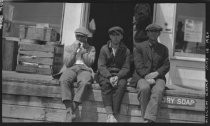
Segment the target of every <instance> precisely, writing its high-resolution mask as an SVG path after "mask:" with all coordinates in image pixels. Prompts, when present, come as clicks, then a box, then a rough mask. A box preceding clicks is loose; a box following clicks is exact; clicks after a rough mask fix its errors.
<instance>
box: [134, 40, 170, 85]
mask: <svg viewBox="0 0 210 126" xmlns="http://www.w3.org/2000/svg"><path fill="white" fill-rule="evenodd" d="M133 55H134V64H135V71H134V74H133V77H132V79H131V82H130V86H132V87H136V84H137V82H138V80H139V79H141V78H144V77H145V76H146V75H147V74H149V73H151V72H155V71H157V72H158V73H159V75H158V77H157V78H161V79H164V80H165V81H166V78H165V75H166V73H167V72H168V71H169V69H170V62H169V56H168V48H167V47H166V46H164V45H163V44H161V43H157V44H156V45H155V46H154V53H153V56H152V52H151V48H150V45H149V40H147V41H144V42H142V43H139V44H137V45H136V47H134V50H133ZM157 78H155V79H157Z"/></svg>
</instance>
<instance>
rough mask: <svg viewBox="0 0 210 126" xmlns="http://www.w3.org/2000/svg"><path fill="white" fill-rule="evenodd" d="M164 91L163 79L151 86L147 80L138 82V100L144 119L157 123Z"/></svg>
mask: <svg viewBox="0 0 210 126" xmlns="http://www.w3.org/2000/svg"><path fill="white" fill-rule="evenodd" d="M164 89H165V81H164V80H163V79H157V80H156V83H155V84H149V83H148V82H147V81H146V80H145V79H140V80H139V81H138V83H137V90H138V100H139V102H140V106H141V113H142V117H143V118H144V119H149V120H152V121H156V117H157V114H158V110H159V107H160V104H161V102H162V98H163V92H164Z"/></svg>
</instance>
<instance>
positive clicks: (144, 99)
mask: <svg viewBox="0 0 210 126" xmlns="http://www.w3.org/2000/svg"><path fill="white" fill-rule="evenodd" d="M145 30H146V31H147V36H148V38H149V39H148V40H147V41H144V42H142V43H138V44H137V45H136V47H135V48H134V51H133V53H134V64H135V72H134V75H133V77H132V80H131V82H130V86H133V87H135V88H137V90H138V100H139V102H140V106H141V112H142V117H143V118H144V119H145V121H146V122H155V121H156V116H157V114H158V109H159V106H160V104H161V101H162V98H163V92H164V89H165V83H166V78H165V75H166V73H167V72H168V71H169V69H170V62H169V56H168V55H169V54H168V48H167V47H166V46H164V45H163V44H161V43H159V42H158V36H159V35H160V32H161V31H162V27H160V26H159V25H156V24H150V25H148V26H147V27H146V29H145Z"/></svg>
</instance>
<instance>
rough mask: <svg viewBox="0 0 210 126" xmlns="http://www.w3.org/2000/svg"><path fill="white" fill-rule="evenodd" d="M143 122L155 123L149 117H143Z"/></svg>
mask: <svg viewBox="0 0 210 126" xmlns="http://www.w3.org/2000/svg"><path fill="white" fill-rule="evenodd" d="M144 123H155V122H154V121H152V120H150V119H145V120H144Z"/></svg>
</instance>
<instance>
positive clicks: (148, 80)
mask: <svg viewBox="0 0 210 126" xmlns="http://www.w3.org/2000/svg"><path fill="white" fill-rule="evenodd" d="M146 81H147V82H148V83H149V84H155V80H154V79H146Z"/></svg>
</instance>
